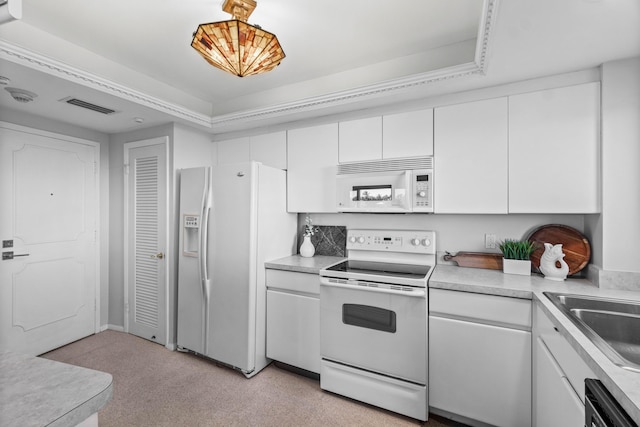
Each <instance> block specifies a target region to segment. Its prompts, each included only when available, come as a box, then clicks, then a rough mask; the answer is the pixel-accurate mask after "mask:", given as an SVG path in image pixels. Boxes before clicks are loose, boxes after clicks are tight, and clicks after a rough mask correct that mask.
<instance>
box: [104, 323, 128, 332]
mask: <svg viewBox="0 0 640 427" xmlns="http://www.w3.org/2000/svg"><path fill="white" fill-rule="evenodd" d="M103 328H104V329H102V330H103V331H106V330H107V329H109V330H112V331H118V332H124V326H118V325H111V324H109V325H105V326H103Z"/></svg>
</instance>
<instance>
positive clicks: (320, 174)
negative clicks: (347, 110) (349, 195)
mask: <svg viewBox="0 0 640 427" xmlns="http://www.w3.org/2000/svg"><path fill="white" fill-rule="evenodd" d="M287 137H288V144H287V155H288V166H289V168H288V172H287V210H288V211H289V212H336V211H337V210H336V166H337V165H338V124H337V123H331V124H327V125H321V126H314V127H308V128H302V129H292V130H290V131H288V135H287Z"/></svg>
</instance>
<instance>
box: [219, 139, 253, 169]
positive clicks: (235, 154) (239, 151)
mask: <svg viewBox="0 0 640 427" xmlns="http://www.w3.org/2000/svg"><path fill="white" fill-rule="evenodd" d="M215 144H216V147H217V151H218V164H219V165H222V164H225V163H239V162H248V161H249V160H250V159H251V139H250V138H248V137H246V138H235V139H227V140H225V141H217V142H216V143H215Z"/></svg>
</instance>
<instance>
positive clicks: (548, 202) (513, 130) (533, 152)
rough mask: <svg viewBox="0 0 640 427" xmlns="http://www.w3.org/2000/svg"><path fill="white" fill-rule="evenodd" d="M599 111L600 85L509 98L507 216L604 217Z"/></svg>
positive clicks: (586, 85) (594, 84) (579, 86)
mask: <svg viewBox="0 0 640 427" xmlns="http://www.w3.org/2000/svg"><path fill="white" fill-rule="evenodd" d="M599 106H600V84H599V83H597V82H595V83H588V84H582V85H576V86H570V87H564V88H559V89H551V90H544V91H538V92H532V93H526V94H522V95H515V96H511V97H509V212H511V213H594V212H599V211H600V199H599V176H600V173H599V171H600V156H599V150H600V148H599V147H600V142H599V141H600V137H599V135H600V107H599ZM436 164H437V163H436ZM437 206H438V205H437V204H436V207H437Z"/></svg>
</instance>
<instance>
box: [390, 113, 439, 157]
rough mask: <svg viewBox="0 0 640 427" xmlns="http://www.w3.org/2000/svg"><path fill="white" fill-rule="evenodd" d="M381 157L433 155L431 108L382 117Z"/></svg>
mask: <svg viewBox="0 0 640 427" xmlns="http://www.w3.org/2000/svg"><path fill="white" fill-rule="evenodd" d="M382 141H383V146H382V157H383V158H385V159H395V158H403V157H424V156H432V155H433V109H432V108H428V109H426V110H417V111H409V112H406V113H397V114H389V115H385V116H383V117H382Z"/></svg>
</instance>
